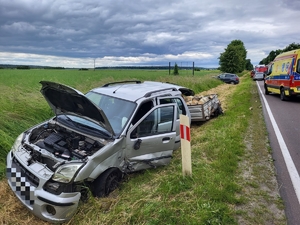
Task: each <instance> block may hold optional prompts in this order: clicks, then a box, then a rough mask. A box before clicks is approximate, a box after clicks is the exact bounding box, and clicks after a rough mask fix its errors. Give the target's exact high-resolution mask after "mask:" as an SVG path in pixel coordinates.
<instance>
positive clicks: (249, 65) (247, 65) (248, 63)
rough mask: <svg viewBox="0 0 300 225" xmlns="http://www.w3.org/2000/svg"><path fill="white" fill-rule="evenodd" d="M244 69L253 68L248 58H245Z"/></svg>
mask: <svg viewBox="0 0 300 225" xmlns="http://www.w3.org/2000/svg"><path fill="white" fill-rule="evenodd" d="M245 69H246V70H253V65H252V63H251V60H250V59H246V66H245Z"/></svg>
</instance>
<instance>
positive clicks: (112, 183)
mask: <svg viewBox="0 0 300 225" xmlns="http://www.w3.org/2000/svg"><path fill="white" fill-rule="evenodd" d="M121 177H122V176H121V172H120V171H119V169H117V168H111V169H108V170H106V171H105V172H104V173H102V174H101V175H100V176H99V177H98V178H97V179H96V180H95V181H94V196H95V197H99V198H101V197H105V196H107V195H108V194H109V193H111V192H112V191H114V190H115V189H117V187H118V186H119V183H120V181H121Z"/></svg>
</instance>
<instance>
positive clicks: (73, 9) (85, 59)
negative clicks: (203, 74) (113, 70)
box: [0, 0, 300, 67]
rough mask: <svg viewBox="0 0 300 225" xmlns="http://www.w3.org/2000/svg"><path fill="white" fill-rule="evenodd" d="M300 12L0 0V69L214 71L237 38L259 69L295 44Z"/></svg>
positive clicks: (255, 4) (146, 1)
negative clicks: (170, 67) (180, 67)
mask: <svg viewBox="0 0 300 225" xmlns="http://www.w3.org/2000/svg"><path fill="white" fill-rule="evenodd" d="M299 10H300V5H299V3H298V1H296V0H294V1H287V0H278V1H275V2H274V1H273V0H264V1H261V0H260V1H259V0H253V1H251V3H249V2H245V1H242V2H241V1H239V0H225V1H221V0H216V1H213V2H211V1H208V0H202V1H196V0H189V1H188V0H180V1H179V0H171V1H167V2H162V1H160V0H151V1H150V0H137V1H125V0H116V1H113V2H111V1H108V0H101V1H98V2H95V1H94V0H85V1H83V0H72V1H71V0H64V1H58V0H41V1H33V0H11V1H6V0H0V33H1V35H0V52H1V62H0V63H8V64H21V63H23V64H34V65H50V64H51V63H53V65H52V66H64V67H93V63H94V62H93V61H94V59H96V62H97V63H98V64H99V65H98V64H97V65H98V66H108V65H145V64H150V65H151V64H157V65H158V64H163V65H164V64H166V63H168V62H169V61H177V62H191V63H192V62H195V64H196V66H207V67H217V66H218V57H219V56H220V53H221V52H223V51H224V49H225V48H226V47H227V45H228V44H229V43H230V42H231V41H232V40H236V39H238V40H241V41H243V42H244V45H245V47H246V49H247V52H248V55H247V58H249V59H251V62H252V63H253V64H257V63H258V62H259V61H260V60H261V59H263V58H264V57H266V56H267V55H268V53H269V52H270V51H272V50H276V49H282V48H284V47H286V46H287V45H289V44H291V43H293V42H296V41H297V38H296V37H298V36H299V31H297V30H298V29H296V27H297V23H298V22H297V20H296V19H295V18H297V16H298V14H299V13H298V12H299ZM22 54H24V55H22ZM12 56H14V57H12ZM20 56H21V57H20ZM84 65H85V66H84Z"/></svg>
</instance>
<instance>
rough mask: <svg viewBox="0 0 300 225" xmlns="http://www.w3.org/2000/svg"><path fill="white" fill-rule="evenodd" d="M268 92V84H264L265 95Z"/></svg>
mask: <svg viewBox="0 0 300 225" xmlns="http://www.w3.org/2000/svg"><path fill="white" fill-rule="evenodd" d="M268 94H270V92H269V91H268V86H267V85H266V84H265V95H268Z"/></svg>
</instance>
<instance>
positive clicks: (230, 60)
mask: <svg viewBox="0 0 300 225" xmlns="http://www.w3.org/2000/svg"><path fill="white" fill-rule="evenodd" d="M246 56H247V51H246V48H245V46H244V43H243V42H242V41H241V40H233V41H232V42H231V43H230V44H229V45H228V46H227V48H225V52H223V53H221V54H220V57H219V60H220V61H219V65H220V68H219V69H220V70H221V71H223V72H228V73H240V72H242V71H243V70H244V69H245V68H246Z"/></svg>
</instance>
